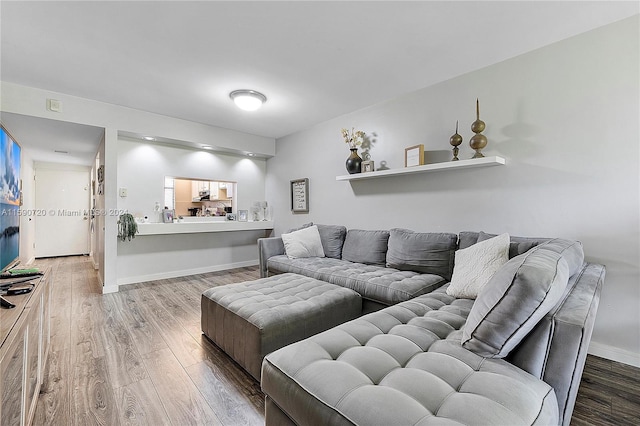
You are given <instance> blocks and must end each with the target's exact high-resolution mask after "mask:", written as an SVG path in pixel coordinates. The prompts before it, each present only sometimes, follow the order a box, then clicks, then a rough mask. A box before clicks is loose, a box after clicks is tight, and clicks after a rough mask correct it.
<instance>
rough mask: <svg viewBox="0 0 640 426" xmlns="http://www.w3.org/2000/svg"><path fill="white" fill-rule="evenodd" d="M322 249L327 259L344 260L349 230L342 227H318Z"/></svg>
mask: <svg viewBox="0 0 640 426" xmlns="http://www.w3.org/2000/svg"><path fill="white" fill-rule="evenodd" d="M318 232H319V233H320V241H322V249H323V250H324V255H325V256H326V257H332V258H334V259H340V258H342V246H343V245H344V238H345V237H346V236H347V228H346V227H344V226H342V225H320V224H319V225H318Z"/></svg>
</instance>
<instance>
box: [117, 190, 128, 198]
mask: <svg viewBox="0 0 640 426" xmlns="http://www.w3.org/2000/svg"><path fill="white" fill-rule="evenodd" d="M118 192H119V194H120V196H121V197H122V198H124V197H126V196H127V188H120V189H119V191H118Z"/></svg>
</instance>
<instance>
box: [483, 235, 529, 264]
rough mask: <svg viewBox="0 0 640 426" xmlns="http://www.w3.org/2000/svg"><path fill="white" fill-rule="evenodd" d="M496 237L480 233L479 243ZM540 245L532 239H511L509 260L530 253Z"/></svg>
mask: <svg viewBox="0 0 640 426" xmlns="http://www.w3.org/2000/svg"><path fill="white" fill-rule="evenodd" d="M495 236H496V235H494V234H487V233H486V232H483V231H480V234H479V235H478V242H481V241H486V240H489V239H491V238H493V237H495ZM538 244H540V242H539V241H535V240H532V239H525V238H521V237H511V238H510V243H509V259H511V258H514V257H516V256H519V255H521V254H522V253H526V252H528V251H529V250H531V249H532V248H534V247H535V246H537V245H538Z"/></svg>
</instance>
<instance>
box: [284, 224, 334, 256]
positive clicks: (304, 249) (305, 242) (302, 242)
mask: <svg viewBox="0 0 640 426" xmlns="http://www.w3.org/2000/svg"><path fill="white" fill-rule="evenodd" d="M282 242H283V243H284V251H285V253H286V254H287V257H288V258H289V259H296V258H299V257H324V250H323V249H322V241H321V240H320V233H319V232H318V227H317V226H316V225H313V226H310V227H308V228H303V229H300V230H298V231H294V232H290V233H288V234H282Z"/></svg>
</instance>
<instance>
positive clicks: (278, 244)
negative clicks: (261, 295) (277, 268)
mask: <svg viewBox="0 0 640 426" xmlns="http://www.w3.org/2000/svg"><path fill="white" fill-rule="evenodd" d="M280 254H284V243H283V242H282V238H280V237H270V238H258V262H259V265H260V277H261V278H265V277H268V276H269V271H268V270H267V260H269V258H270V257H273V256H277V255H280Z"/></svg>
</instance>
